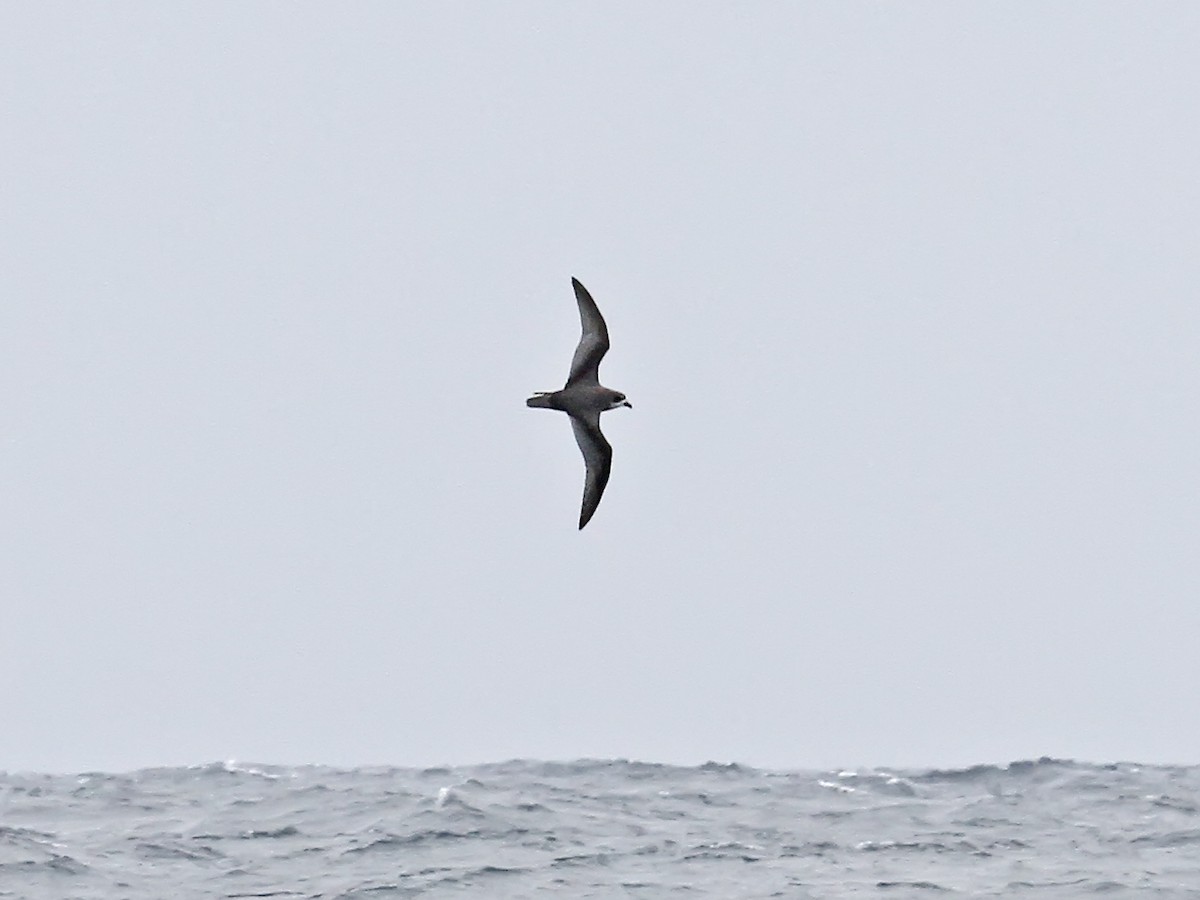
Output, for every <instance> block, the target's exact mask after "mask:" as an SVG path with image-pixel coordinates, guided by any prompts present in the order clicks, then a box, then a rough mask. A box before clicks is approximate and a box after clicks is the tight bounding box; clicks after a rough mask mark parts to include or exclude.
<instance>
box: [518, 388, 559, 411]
mask: <svg viewBox="0 0 1200 900" xmlns="http://www.w3.org/2000/svg"><path fill="white" fill-rule="evenodd" d="M525 405H526V406H533V407H536V408H538V409H557V408H558V407H557V406H555V405H554V392H553V391H538V392H537V393H536V394H534V395H533V396H532V397H530V398H529V399H528V400H526V401H525Z"/></svg>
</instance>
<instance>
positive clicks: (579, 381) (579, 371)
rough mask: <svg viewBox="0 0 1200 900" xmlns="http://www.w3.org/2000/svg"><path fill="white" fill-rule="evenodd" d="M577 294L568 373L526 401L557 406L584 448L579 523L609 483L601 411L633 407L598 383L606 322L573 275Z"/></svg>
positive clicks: (605, 345) (544, 406)
mask: <svg viewBox="0 0 1200 900" xmlns="http://www.w3.org/2000/svg"><path fill="white" fill-rule="evenodd" d="M571 284H572V286H573V287H574V288H575V300H576V302H577V303H578V304H579V321H580V324H581V325H582V328H583V334H582V335H581V336H580V338H579V346H578V347H576V348H575V356H574V357H573V358H572V359H571V373H570V375H568V376H567V383H566V385H565V386H564V387H563V389H562V390H561V391H539V392H538V393H537V394H534V395H533V396H532V397H530V398H529V399H528V400H526V401H525V405H526V406H532V407H536V408H539V409H557V410H561V411H562V412H565V413H566V414H567V415H568V416H570V417H571V428H572V430H573V431H574V432H575V442H576V443H577V444H579V450H580V452H581V453H582V454H583V461H584V464H585V465H586V466H587V477H586V479H585V480H584V484H583V508H582V509H581V510H580V513H579V527H580V528H583V526H584V525H586V524H587V523H588V521H589V520H590V519H591V518H592V515H593V514H594V513H595V512H596V507H597V506H599V505H600V497H601V496H602V495H603V494H604V488H605V485H607V484H608V476H609V472H610V471H611V470H612V445H610V444H609V443H608V441H607V440H606V439H605V437H604V434H603V433H602V432H601V431H600V413H602V412H607V411H608V410H610V409H616V408H617V407H618V406H628V407H629V408H630V409H632V408H633V404H632V403H630V402H629V401H628V400H626V399H625V395H624V394H622V393H621V392H620V391H614V390H612V389H611V388H606V387H604V386H603V385H601V384H600V373H599V369H600V360H602V359H603V358H604V354H605V353H607V352H608V327H607V326H606V325H605V324H604V318H603V317H602V316H601V315H600V310H599V309H597V308H596V301H595V300H593V299H592V295H591V294H589V293H588V291H587V288H585V287H584V286H583V285H582V284H580V283H579V281H578V279H575V278H572V279H571Z"/></svg>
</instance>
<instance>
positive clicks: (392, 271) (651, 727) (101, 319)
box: [0, 2, 1200, 770]
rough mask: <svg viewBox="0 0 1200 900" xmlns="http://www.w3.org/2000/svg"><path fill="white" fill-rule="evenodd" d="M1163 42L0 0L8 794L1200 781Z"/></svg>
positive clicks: (948, 25)
mask: <svg viewBox="0 0 1200 900" xmlns="http://www.w3.org/2000/svg"><path fill="white" fill-rule="evenodd" d="M1197 46H1200V6H1196V5H1194V4H1153V3H1151V4H1104V3H1057V4H1021V5H1014V4H1011V3H1008V2H1004V3H993V4H986V3H972V4H954V3H942V4H926V3H921V4H855V3H821V4H800V3H793V4H699V3H694V2H686V3H665V2H662V3H654V4H642V3H625V4H599V3H596V4H561V3H558V2H546V3H523V4H520V5H518V6H513V5H497V4H482V3H465V2H464V3H457V4H422V5H418V4H393V3H359V4H353V5H346V4H341V5H335V6H329V5H316V4H293V3H266V4H255V5H249V4H232V3H230V4H211V3H194V4H165V5H164V4H153V3H125V4H118V5H111V4H103V5H97V4H52V3H26V4H4V5H2V6H0V104H2V118H3V121H4V123H5V125H4V130H5V138H4V140H3V141H0V192H2V194H0V291H2V295H3V301H2V304H0V384H2V386H3V391H2V396H0V504H2V509H3V515H2V516H0V528H2V529H3V531H2V533H0V593H2V598H0V602H2V604H3V606H2V618H0V679H2V680H3V684H4V685H5V688H4V690H3V692H2V693H0V722H2V723H3V727H2V728H0V769H9V770H12V769H49V770H75V769H85V768H108V769H124V768H131V767H136V766H143V765H156V764H180V763H194V762H203V761H208V760H213V759H220V758H230V757H233V758H237V759H247V760H249V759H253V760H261V761H267V762H281V763H301V762H326V763H334V764H342V765H349V764H358V763H396V764H405V765H425V764H435V763H441V762H450V763H462V762H476V761H486V760H497V759H501V758H507V757H513V756H528V757H544V758H564V757H577V756H598V757H607V756H625V757H636V758H643V759H649V760H656V761H664V762H680V763H692V762H701V761H704V760H707V759H718V760H729V759H734V760H739V761H743V762H747V763H751V764H757V765H768V766H788V767H793V766H796V767H798V766H852V765H861V764H879V765H961V764H971V763H976V762H1003V761H1007V760H1010V759H1014V758H1025V757H1030V756H1038V755H1041V754H1050V755H1056V756H1069V757H1077V758H1085V759H1093V760H1101V761H1105V760H1113V759H1134V760H1142V761H1148V762H1154V761H1168V762H1189V761H1190V762H1196V761H1197V756H1196V753H1197V750H1196V748H1197V747H1198V746H1200V712H1198V704H1197V702H1196V698H1197V684H1198V683H1200V652H1198V649H1197V648H1198V646H1200V641H1198V637H1197V635H1200V424H1198V415H1197V413H1198V411H1200V386H1198V380H1197V360H1198V359H1200V302H1198V298H1197V285H1198V284H1200V253H1198V248H1200V178H1198V168H1200V167H1198V164H1197V160H1200V96H1198V94H1200V89H1198V88H1197V85H1200V58H1198V57H1197V54H1196V47H1197ZM572 275H575V276H578V277H579V278H580V279H581V280H582V281H583V282H584V284H586V285H587V286H588V287H589V288H590V289H591V291H592V293H593V295H594V296H595V297H596V299H597V301H598V303H599V305H600V308H601V310H602V311H603V312H604V314H605V316H606V317H607V319H608V324H609V330H610V333H611V335H612V341H613V346H612V350H611V352H610V353H609V356H608V358H607V360H606V361H605V364H604V367H603V372H602V374H603V378H604V381H605V383H606V384H608V385H609V386H611V387H615V388H617V389H619V390H622V391H625V392H626V393H628V395H629V397H630V399H631V401H632V402H633V404H634V407H635V408H634V409H633V410H620V411H617V412H613V413H610V414H608V415H607V416H605V419H604V428H605V431H606V433H607V434H608V436H609V439H610V440H611V441H612V443H613V445H614V447H615V459H614V465H613V475H612V481H611V482H610V484H609V487H608V492H607V494H606V496H605V498H604V502H603V503H602V504H601V505H600V509H599V511H598V513H597V515H596V517H595V519H594V520H593V521H592V523H591V524H590V525H589V526H588V528H587V529H586V530H585V531H584V532H582V533H580V532H577V531H576V527H575V526H576V520H577V517H578V512H579V501H580V495H581V492H582V485H583V464H582V461H581V459H580V457H579V452H578V450H577V449H576V447H575V444H574V441H573V440H572V436H571V430H570V428H569V427H568V423H567V420H566V418H565V417H564V416H561V415H560V414H554V413H549V412H544V411H540V410H529V409H526V408H525V406H524V400H525V397H526V396H528V395H529V394H530V393H531V392H533V391H535V390H548V389H554V388H557V387H559V386H561V384H562V381H563V379H564V378H565V376H566V371H567V365H568V363H569V360H570V356H571V353H572V350H573V349H574V344H575V341H576V340H577V338H578V329H579V324H578V317H577V313H576V310H575V304H574V299H573V296H572V293H571V287H570V277H571V276H572Z"/></svg>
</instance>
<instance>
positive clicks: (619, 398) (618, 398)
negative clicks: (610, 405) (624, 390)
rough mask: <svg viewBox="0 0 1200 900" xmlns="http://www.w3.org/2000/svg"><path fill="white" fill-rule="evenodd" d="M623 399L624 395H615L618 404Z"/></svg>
mask: <svg viewBox="0 0 1200 900" xmlns="http://www.w3.org/2000/svg"><path fill="white" fill-rule="evenodd" d="M624 399H625V395H624V394H617V402H618V403H619V402H621V401H622V400H624Z"/></svg>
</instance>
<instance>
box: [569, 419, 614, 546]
mask: <svg viewBox="0 0 1200 900" xmlns="http://www.w3.org/2000/svg"><path fill="white" fill-rule="evenodd" d="M571 428H572V430H573V431H574V432H575V443H577V444H578V445H579V450H580V452H581V453H583V461H584V463H586V464H587V477H586V478H585V479H584V482H583V508H582V509H581V510H580V511H579V527H580V528H583V526H584V525H586V524H587V523H588V522H589V521H590V520H591V518H592V515H593V514H594V513H595V512H596V507H597V506H599V505H600V497H601V496H602V495H603V494H604V487H605V485H607V484H608V475H609V472H611V471H612V445H611V444H609V443H608V441H607V440H605V438H604V435H603V434H601V433H600V413H598V412H597V413H592V414H591V416H590V417H589V418H588V419H587V420H586V421H585V420H583V419H577V418H576V417H575V416H571Z"/></svg>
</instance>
